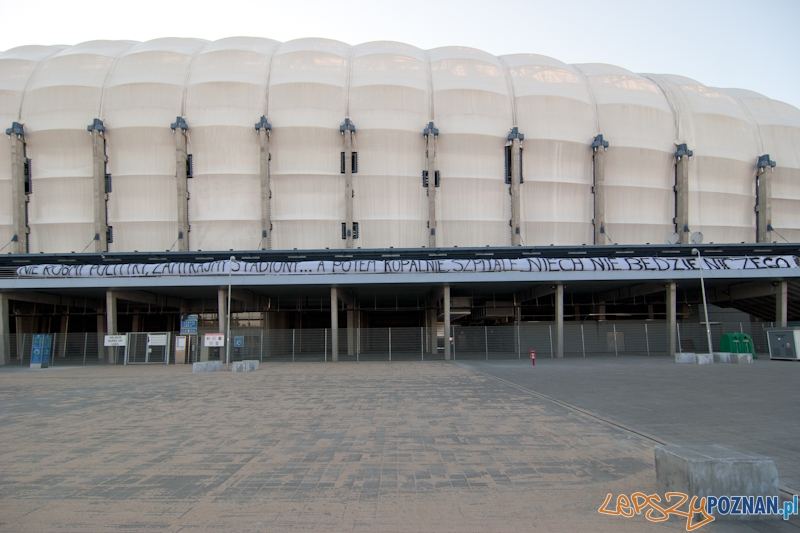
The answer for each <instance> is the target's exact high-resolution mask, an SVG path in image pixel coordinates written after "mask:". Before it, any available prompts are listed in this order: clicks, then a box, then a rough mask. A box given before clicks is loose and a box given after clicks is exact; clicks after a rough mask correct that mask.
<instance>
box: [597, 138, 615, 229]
mask: <svg viewBox="0 0 800 533" xmlns="http://www.w3.org/2000/svg"><path fill="white" fill-rule="evenodd" d="M607 148H608V141H604V140H603V136H602V135H598V136H597V137H595V138H594V142H593V143H592V154H593V156H592V165H593V167H592V168H593V172H594V185H593V191H594V220H593V223H594V243H595V244H612V242H611V238H610V237H609V236H608V234H607V233H606V170H605V169H606V167H605V155H606V149H607Z"/></svg>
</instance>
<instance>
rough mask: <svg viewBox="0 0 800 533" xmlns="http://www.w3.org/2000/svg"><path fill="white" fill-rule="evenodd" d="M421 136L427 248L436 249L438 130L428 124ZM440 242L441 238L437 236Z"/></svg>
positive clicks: (431, 124)
mask: <svg viewBox="0 0 800 533" xmlns="http://www.w3.org/2000/svg"><path fill="white" fill-rule="evenodd" d="M423 134H424V135H425V140H426V145H425V170H426V171H427V172H428V190H427V192H428V247H429V248H436V239H437V233H436V171H437V170H438V169H439V167H438V164H437V161H436V140H437V138H438V137H439V130H438V129H436V128H435V127H434V125H433V122H431V123H430V124H428V127H427V128H425V130H424V132H423ZM438 238H439V239H440V242H441V236H438Z"/></svg>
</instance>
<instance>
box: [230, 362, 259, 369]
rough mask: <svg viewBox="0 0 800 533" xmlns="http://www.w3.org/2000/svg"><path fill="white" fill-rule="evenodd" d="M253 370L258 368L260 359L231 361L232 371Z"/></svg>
mask: <svg viewBox="0 0 800 533" xmlns="http://www.w3.org/2000/svg"><path fill="white" fill-rule="evenodd" d="M253 370H258V361H257V360H255V359H246V360H244V361H235V362H233V363H231V372H252V371H253Z"/></svg>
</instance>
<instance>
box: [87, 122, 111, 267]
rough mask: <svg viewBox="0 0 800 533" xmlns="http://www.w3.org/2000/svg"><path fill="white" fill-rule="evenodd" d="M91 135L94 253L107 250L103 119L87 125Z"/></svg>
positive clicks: (105, 158) (105, 157)
mask: <svg viewBox="0 0 800 533" xmlns="http://www.w3.org/2000/svg"><path fill="white" fill-rule="evenodd" d="M88 129H89V132H90V134H91V136H92V189H93V191H94V251H95V252H96V253H100V252H106V251H108V219H107V213H108V209H107V204H108V193H107V192H106V173H107V171H106V169H107V166H108V165H107V163H108V157H107V156H106V134H105V131H106V128H105V126H104V125H103V121H102V120H100V119H97V118H96V119H94V122H93V123H92V124H91V125H90V126H89V128H88Z"/></svg>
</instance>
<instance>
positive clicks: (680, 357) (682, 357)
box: [675, 352, 714, 365]
mask: <svg viewBox="0 0 800 533" xmlns="http://www.w3.org/2000/svg"><path fill="white" fill-rule="evenodd" d="M675 362H676V363H685V364H690V365H710V364H713V363H714V358H713V357H711V354H710V353H686V352H684V353H676V354H675Z"/></svg>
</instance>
